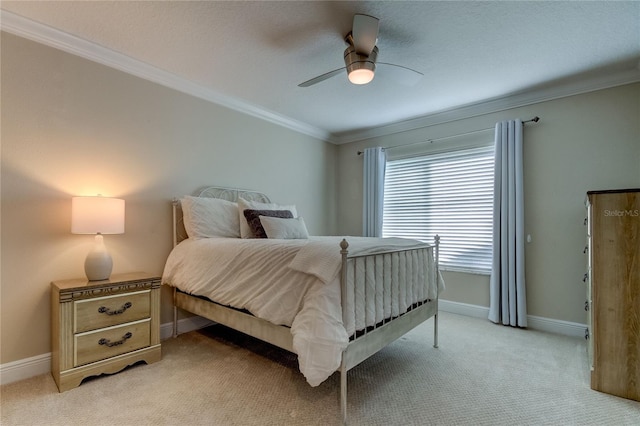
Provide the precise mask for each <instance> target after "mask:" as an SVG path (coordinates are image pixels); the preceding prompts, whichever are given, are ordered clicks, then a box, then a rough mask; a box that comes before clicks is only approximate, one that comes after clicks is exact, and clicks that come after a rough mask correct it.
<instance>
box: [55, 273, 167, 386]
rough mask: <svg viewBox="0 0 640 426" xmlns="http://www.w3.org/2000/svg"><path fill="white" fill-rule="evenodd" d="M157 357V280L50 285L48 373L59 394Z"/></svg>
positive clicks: (127, 277) (117, 278)
mask: <svg viewBox="0 0 640 426" xmlns="http://www.w3.org/2000/svg"><path fill="white" fill-rule="evenodd" d="M160 357H161V354H160V277H154V276H153V275H150V274H146V273H143V272H134V273H129V274H114V275H112V276H111V278H109V279H108V280H103V281H88V280H87V279H86V278H83V279H71V280H61V281H54V282H52V283H51V373H52V375H53V378H54V380H55V382H56V384H57V385H58V390H59V391H60V392H64V391H67V390H69V389H73V388H75V387H76V386H79V385H80V382H82V380H83V379H85V378H86V377H89V376H95V375H99V374H105V373H106V374H112V373H116V372H118V371H120V370H122V369H123V368H125V367H126V366H128V365H131V364H134V363H136V362H138V361H145V362H146V363H147V364H150V363H152V362H156V361H159V360H160Z"/></svg>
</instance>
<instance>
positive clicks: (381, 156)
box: [362, 147, 387, 237]
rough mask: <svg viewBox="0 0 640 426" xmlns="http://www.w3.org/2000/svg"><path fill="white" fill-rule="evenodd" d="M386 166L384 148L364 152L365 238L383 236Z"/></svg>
mask: <svg viewBox="0 0 640 426" xmlns="http://www.w3.org/2000/svg"><path fill="white" fill-rule="evenodd" d="M386 165H387V155H386V153H385V151H384V148H379V147H378V148H366V149H365V150H364V165H363V170H364V175H363V179H362V182H363V206H362V235H363V236H365V237H380V236H382V214H383V207H384V172H385V169H386Z"/></svg>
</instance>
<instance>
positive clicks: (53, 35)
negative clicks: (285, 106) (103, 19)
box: [0, 10, 331, 141]
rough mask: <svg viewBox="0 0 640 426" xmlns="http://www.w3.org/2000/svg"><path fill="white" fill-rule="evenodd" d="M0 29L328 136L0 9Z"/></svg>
mask: <svg viewBox="0 0 640 426" xmlns="http://www.w3.org/2000/svg"><path fill="white" fill-rule="evenodd" d="M0 29H1V30H2V31H6V32H8V33H11V34H14V35H17V36H20V37H23V38H26V39H29V40H32V41H35V42H37V43H40V44H44V45H46V46H50V47H53V48H55V49H58V50H62V51H64V52H67V53H71V54H73V55H76V56H80V57H82V58H85V59H88V60H90V61H93V62H97V63H99V64H102V65H106V66H108V67H111V68H114V69H117V70H120V71H124V72H126V73H128V74H131V75H134V76H136V77H140V78H143V79H145V80H148V81H151V82H154V83H157V84H160V85H162V86H165V87H169V88H171V89H175V90H178V91H180V92H183V93H186V94H188V95H191V96H195V97H197V98H201V99H204V100H206V101H209V102H212V103H215V104H218V105H221V106H223V107H226V108H229V109H232V110H234V111H238V112H241V113H244V114H247V115H250V116H252V117H256V118H259V119H262V120H265V121H268V122H270V123H273V124H276V125H279V126H282V127H285V128H288V129H290V130H294V131H296V132H299V133H302V134H305V135H308V136H311V137H314V138H317V139H320V140H322V141H328V140H329V139H330V137H331V134H330V133H329V132H327V131H324V130H322V129H319V128H317V127H314V126H311V125H309V124H306V123H303V122H300V121H297V120H293V119H291V118H289V117H285V116H283V115H280V114H278V113H275V112H273V111H269V110H266V109H264V108H260V107H258V106H256V105H253V104H251V103H248V102H245V101H243V100H240V99H237V98H233V97H230V96H227V95H224V94H222V93H219V92H217V91H215V90H212V89H209V88H207V87H204V86H201V85H199V84H196V83H193V82H191V81H189V80H187V79H185V78H182V77H179V76H177V75H175V74H173V73H170V72H168V71H164V70H162V69H160V68H157V67H154V66H152V65H150V64H147V63H145V62H142V61H139V60H137V59H134V58H132V57H129V56H127V55H123V54H121V53H118V52H115V51H113V50H111V49H107V48H105V47H103V46H100V45H99V44H96V43H93V42H89V41H87V40H84V39H81V38H79V37H76V36H74V35H71V34H68V33H66V32H64V31H60V30H58V29H56V28H53V27H50V26H48V25H44V24H41V23H39V22H35V21H32V20H31V19H27V18H24V17H22V16H20V15H17V14H15V13H12V12H9V11H6V10H2V11H1V12H0Z"/></svg>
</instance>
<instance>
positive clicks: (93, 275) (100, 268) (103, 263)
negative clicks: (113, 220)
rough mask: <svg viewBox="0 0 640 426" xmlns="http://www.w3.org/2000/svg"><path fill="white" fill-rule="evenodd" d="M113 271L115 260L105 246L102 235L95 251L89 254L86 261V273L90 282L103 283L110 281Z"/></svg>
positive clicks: (97, 241)
mask: <svg viewBox="0 0 640 426" xmlns="http://www.w3.org/2000/svg"><path fill="white" fill-rule="evenodd" d="M112 269H113V260H112V259H111V255H110V254H109V252H108V251H107V247H106V246H105V245H104V239H103V237H102V235H100V234H98V235H96V238H95V245H94V246H93V249H92V250H91V251H90V252H89V254H87V258H86V259H85V261H84V272H85V274H87V279H88V280H89V281H102V280H108V279H109V277H110V276H111V270H112Z"/></svg>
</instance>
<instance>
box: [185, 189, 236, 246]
mask: <svg viewBox="0 0 640 426" xmlns="http://www.w3.org/2000/svg"><path fill="white" fill-rule="evenodd" d="M181 204H182V215H183V218H184V229H185V230H186V231H187V235H188V236H189V238H215V237H227V238H239V237H240V221H239V220H238V204H236V203H233V202H231V201H227V200H221V199H218V198H206V197H191V196H186V197H184V198H183V199H182V200H181Z"/></svg>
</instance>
